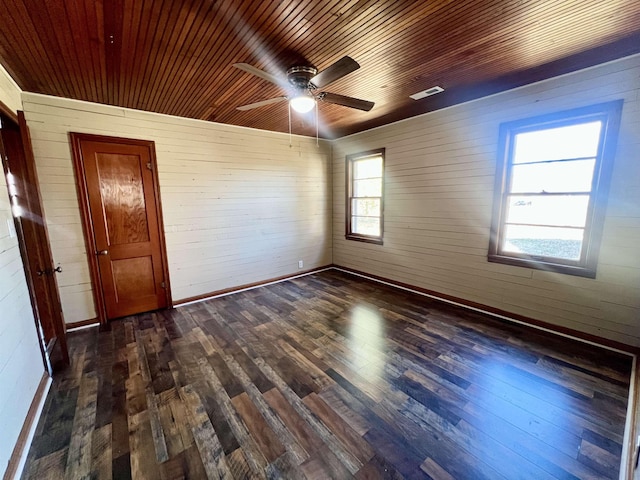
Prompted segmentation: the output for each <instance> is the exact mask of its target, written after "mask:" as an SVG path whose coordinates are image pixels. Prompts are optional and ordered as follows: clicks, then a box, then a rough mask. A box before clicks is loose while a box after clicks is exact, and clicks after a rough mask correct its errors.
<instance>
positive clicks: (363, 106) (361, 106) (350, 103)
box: [318, 92, 375, 112]
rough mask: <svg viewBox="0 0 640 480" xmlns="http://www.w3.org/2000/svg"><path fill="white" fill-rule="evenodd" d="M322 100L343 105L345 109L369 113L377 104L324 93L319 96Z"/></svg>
mask: <svg viewBox="0 0 640 480" xmlns="http://www.w3.org/2000/svg"><path fill="white" fill-rule="evenodd" d="M318 98H320V100H323V101H325V102H328V103H335V104H336V105H342V106H343V107H349V108H357V109H358V110H364V111H365V112H368V111H369V110H371V109H372V108H373V106H374V105H375V103H373V102H369V101H367V100H360V99H359V98H354V97H347V96H345V95H338V94H337V93H329V92H322V93H321V94H320V95H318Z"/></svg>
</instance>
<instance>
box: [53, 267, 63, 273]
mask: <svg viewBox="0 0 640 480" xmlns="http://www.w3.org/2000/svg"><path fill="white" fill-rule="evenodd" d="M53 271H54V272H58V273H62V266H61V265H58V266H57V267H56V268H54V269H53Z"/></svg>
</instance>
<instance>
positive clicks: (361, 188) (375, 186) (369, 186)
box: [353, 178, 382, 197]
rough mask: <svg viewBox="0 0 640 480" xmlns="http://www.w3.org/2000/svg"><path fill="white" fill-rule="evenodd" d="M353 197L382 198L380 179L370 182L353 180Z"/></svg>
mask: <svg viewBox="0 0 640 480" xmlns="http://www.w3.org/2000/svg"><path fill="white" fill-rule="evenodd" d="M353 196H354V197H381V196H382V179H380V178H374V179H370V180H354V182H353Z"/></svg>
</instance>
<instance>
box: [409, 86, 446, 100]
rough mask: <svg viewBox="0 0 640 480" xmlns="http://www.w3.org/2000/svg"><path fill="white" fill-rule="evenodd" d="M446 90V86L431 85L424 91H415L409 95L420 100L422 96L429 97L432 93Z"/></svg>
mask: <svg viewBox="0 0 640 480" xmlns="http://www.w3.org/2000/svg"><path fill="white" fill-rule="evenodd" d="M440 92H444V88H442V87H431V88H427V89H426V90H423V91H422V92H418V93H414V94H413V95H409V96H410V97H411V98H413V99H414V100H420V99H421V98H424V97H428V96H430V95H435V94H436V93H440Z"/></svg>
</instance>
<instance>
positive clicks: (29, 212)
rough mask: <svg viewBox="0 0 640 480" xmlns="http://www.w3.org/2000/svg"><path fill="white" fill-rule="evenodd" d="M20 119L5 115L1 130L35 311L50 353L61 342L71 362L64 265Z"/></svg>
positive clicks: (65, 360) (22, 118)
mask: <svg viewBox="0 0 640 480" xmlns="http://www.w3.org/2000/svg"><path fill="white" fill-rule="evenodd" d="M18 122H19V124H16V123H15V122H13V121H12V120H11V119H9V118H5V117H4V116H3V117H2V128H1V130H0V132H1V137H2V142H1V146H0V149H1V150H2V154H3V160H4V161H3V166H4V171H5V174H6V176H7V183H8V185H9V193H10V196H11V203H12V205H13V208H14V217H15V225H16V232H17V234H18V244H19V245H20V253H21V255H22V259H23V263H24V270H25V275H26V279H27V286H28V288H29V293H30V296H31V304H32V306H33V312H34V315H35V318H36V321H37V322H38V323H39V324H40V325H41V327H42V333H43V335H44V341H45V345H46V348H47V350H48V354H49V355H51V354H52V353H53V352H52V349H53V348H54V347H55V346H56V345H58V346H59V347H60V353H61V356H62V360H63V362H64V363H68V362H69V354H68V351H67V342H66V329H65V324H64V317H63V314H62V307H61V303H60V296H59V292H58V283H57V281H56V274H57V273H58V272H60V271H61V270H62V267H61V266H54V264H53V259H52V255H51V248H50V245H49V235H48V232H47V226H46V222H45V219H44V213H43V209H42V203H41V199H40V191H39V187H38V185H39V183H38V175H37V172H36V166H35V161H34V158H33V151H32V150H31V137H30V136H29V129H28V127H27V124H26V121H25V119H24V115H23V113H22V112H19V114H18Z"/></svg>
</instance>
